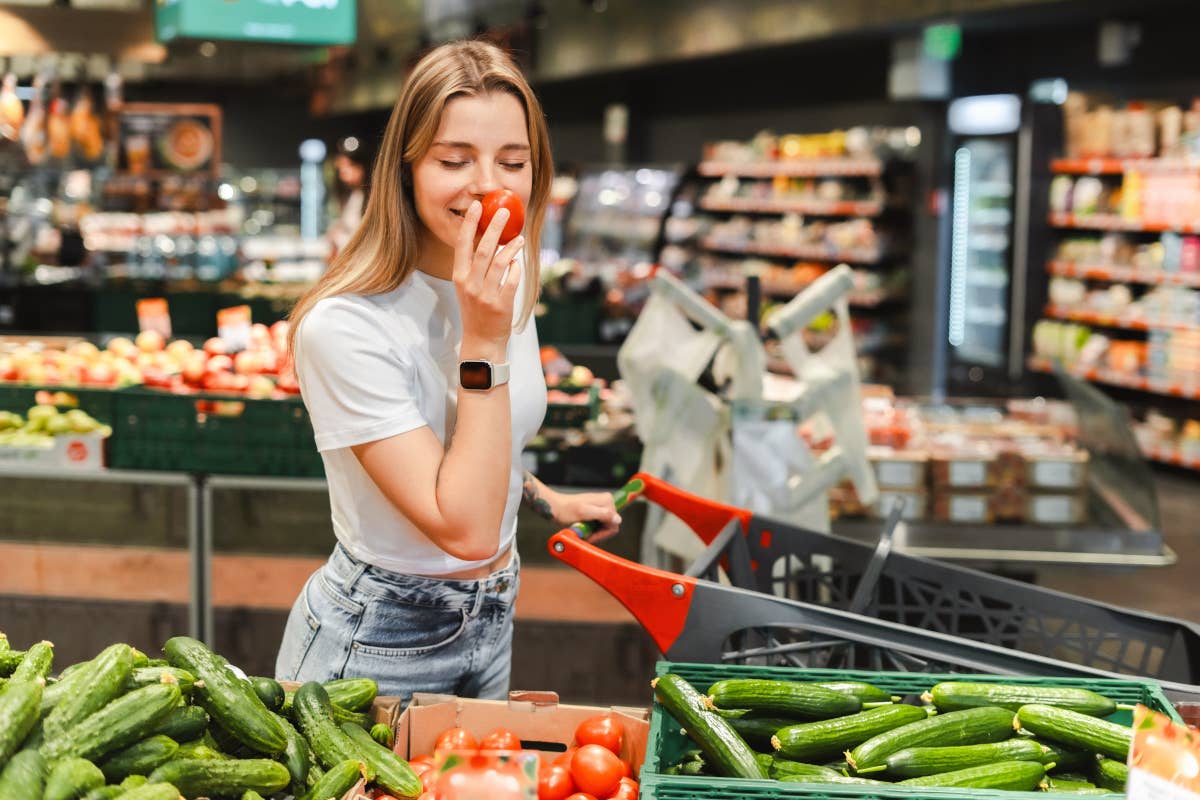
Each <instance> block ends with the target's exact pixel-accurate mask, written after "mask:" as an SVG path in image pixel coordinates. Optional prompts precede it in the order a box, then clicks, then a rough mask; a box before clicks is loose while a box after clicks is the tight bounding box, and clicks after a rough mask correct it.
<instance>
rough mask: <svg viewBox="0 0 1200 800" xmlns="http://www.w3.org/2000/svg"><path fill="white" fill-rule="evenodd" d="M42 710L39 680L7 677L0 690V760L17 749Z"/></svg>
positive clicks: (6, 758)
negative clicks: (12, 679) (9, 678)
mask: <svg viewBox="0 0 1200 800" xmlns="http://www.w3.org/2000/svg"><path fill="white" fill-rule="evenodd" d="M41 710H42V682H41V681H40V680H36V681H9V682H8V683H7V684H6V685H5V687H4V691H3V692H0V764H3V763H4V762H6V761H8V759H9V757H10V756H12V754H13V753H15V752H17V750H18V749H20V747H21V744H22V743H23V742H24V741H25V737H27V736H28V735H29V732H30V731H31V730H33V726H34V725H36V724H37V721H38V714H40V713H41Z"/></svg>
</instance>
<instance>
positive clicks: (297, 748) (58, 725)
mask: <svg viewBox="0 0 1200 800" xmlns="http://www.w3.org/2000/svg"><path fill="white" fill-rule="evenodd" d="M163 651H164V653H165V655H166V658H165V659H151V658H149V657H147V656H146V655H145V654H144V653H141V652H139V651H138V650H136V649H134V648H132V647H130V646H129V645H127V644H114V645H112V646H111V647H107V648H105V649H104V650H103V651H101V652H100V653H99V654H98V655H96V656H95V658H93V659H91V660H90V661H85V662H81V663H79V664H74V665H72V666H69V667H67V668H66V669H63V670H61V672H59V674H58V677H57V678H53V677H51V672H52V668H53V665H54V646H53V645H52V644H51V643H49V642H39V643H37V644H34V645H32V646H31V647H29V649H28V650H14V649H12V648H11V647H10V646H9V644H8V640H7V638H5V637H4V635H3V634H0V681H2V682H3V683H2V684H0V800H113V798H119V800H180V798H187V800H193V798H198V797H212V798H225V797H228V798H239V799H240V800H264V799H265V798H268V797H271V798H284V797H295V798H298V799H299V800H329V798H340V797H341V796H342V795H343V794H345V793H346V792H347V791H349V790H350V789H351V788H353V786H354V785H355V784H356V783H358V781H359V780H360V779H364V778H365V779H366V780H367V781H368V782H369V783H370V784H372V785H374V786H377V787H380V788H381V789H383V790H386V791H387V792H389V793H391V794H392V795H394V796H396V797H417V796H418V795H420V794H421V780H420V778H418V777H417V776H416V774H415V773H414V772H413V771H412V769H411V768H410V767H409V766H408V764H407V762H405V761H404V760H403V759H401V758H399V757H398V756H396V755H395V754H394V753H393V752H392V750H391V744H392V741H391V737H392V731H391V729H390V728H389V727H388V726H387V725H376V726H372V725H371V722H370V718H369V717H368V715H367V713H366V711H367V710H368V709H369V707H370V706H371V703H372V702H373V701H374V700H375V696H376V694H377V693H378V687H377V686H376V684H375V682H374V681H373V680H370V679H368V678H348V679H344V680H338V681H330V682H329V683H325V684H321V683H315V682H313V683H306V684H304V685H303V686H301V687H300V688H299V689H298V690H296V691H295V692H294V693H291V692H285V691H284V689H283V687H282V686H280V684H279V683H277V682H276V681H274V680H272V679H271V678H250V679H243V678H241V677H239V676H238V675H237V674H235V672H234V671H233V670H232V669H230V667H229V663H228V662H227V661H226V660H225V659H224V658H222V657H221V656H219V655H218V654H216V653H214V652H213V651H212V650H210V649H209V648H207V647H206V646H205V645H204V644H203V643H201V642H199V641H197V640H195V639H190V638H188V637H186V636H177V637H175V638H173V639H170V640H168V641H167V643H166V645H165V646H164V647H163Z"/></svg>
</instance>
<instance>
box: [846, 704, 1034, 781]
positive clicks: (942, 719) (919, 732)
mask: <svg viewBox="0 0 1200 800" xmlns="http://www.w3.org/2000/svg"><path fill="white" fill-rule="evenodd" d="M882 708H887V706H883V707H882ZM877 710H879V709H877ZM1015 732H1016V731H1015V730H1014V729H1013V714H1012V712H1011V711H1009V710H1007V709H1003V708H997V707H985V708H968V709H964V710H963V711H951V712H950V713H948V714H938V715H937V716H935V717H930V718H928V719H923V720H918V721H916V722H910V723H908V724H907V725H902V726H900V727H898V728H896V729H894V730H890V731H887V732H886V733H881V734H879V735H877V736H873V737H871V738H870V739H867V740H866V741H865V742H863V743H862V744H860V745H858V746H857V747H855V748H854V750H852V751H851V752H850V753H849V754H848V755H847V756H846V761H847V762H849V764H850V766H851V767H853V768H854V769H855V770H864V769H869V768H870V767H877V766H880V765H882V764H883V763H884V762H885V761H886V760H887V757H888V756H890V755H891V754H892V753H895V752H896V751H897V750H903V749H905V748H906V747H940V746H948V745H960V744H987V743H988V742H999V741H1003V740H1005V739H1011V738H1012V736H1013V734H1014V733H1015ZM1039 766H1040V765H1039Z"/></svg>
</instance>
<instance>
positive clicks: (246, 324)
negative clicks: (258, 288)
mask: <svg viewBox="0 0 1200 800" xmlns="http://www.w3.org/2000/svg"><path fill="white" fill-rule="evenodd" d="M217 336H220V337H221V338H222V339H223V340H224V341H225V347H226V349H227V350H228V351H229V352H231V353H236V352H238V351H239V350H245V349H246V348H247V347H249V346H250V306H233V307H232V308H222V309H221V310H220V311H218V312H217Z"/></svg>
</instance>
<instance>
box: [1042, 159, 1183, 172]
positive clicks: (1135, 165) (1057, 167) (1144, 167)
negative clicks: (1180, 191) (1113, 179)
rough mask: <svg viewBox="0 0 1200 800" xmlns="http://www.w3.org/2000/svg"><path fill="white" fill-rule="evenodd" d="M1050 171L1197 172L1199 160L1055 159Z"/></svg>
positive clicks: (1051, 163)
mask: <svg viewBox="0 0 1200 800" xmlns="http://www.w3.org/2000/svg"><path fill="white" fill-rule="evenodd" d="M1050 171H1051V172H1054V173H1056V174H1060V175H1120V174H1122V173H1125V172H1132V171H1137V172H1197V171H1200V160H1196V159H1188V158H1056V159H1054V160H1053V161H1051V162H1050Z"/></svg>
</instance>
